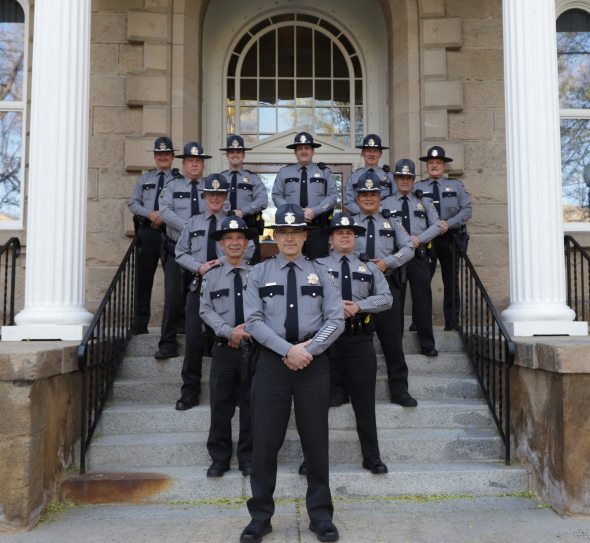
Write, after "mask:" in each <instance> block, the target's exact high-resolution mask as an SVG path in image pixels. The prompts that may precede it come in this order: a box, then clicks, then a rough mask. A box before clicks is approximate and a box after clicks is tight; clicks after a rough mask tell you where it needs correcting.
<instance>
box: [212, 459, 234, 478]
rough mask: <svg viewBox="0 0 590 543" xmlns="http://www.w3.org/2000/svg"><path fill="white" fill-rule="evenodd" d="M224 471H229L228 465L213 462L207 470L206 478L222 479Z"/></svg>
mask: <svg viewBox="0 0 590 543" xmlns="http://www.w3.org/2000/svg"><path fill="white" fill-rule="evenodd" d="M226 471H229V464H226V463H225V462H213V464H211V465H210V466H209V469H208V470H207V477H223V474H224V473H225V472H226Z"/></svg>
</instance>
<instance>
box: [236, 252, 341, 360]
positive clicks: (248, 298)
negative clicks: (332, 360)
mask: <svg viewBox="0 0 590 543" xmlns="http://www.w3.org/2000/svg"><path fill="white" fill-rule="evenodd" d="M294 262H295V267H294V270H295V274H296V277H297V309H298V315H299V341H303V340H304V338H305V337H306V336H307V335H309V334H315V335H314V336H313V341H312V343H310V344H309V345H308V346H307V347H306V350H307V352H309V353H310V354H311V355H312V356H317V355H319V354H321V353H323V352H324V351H325V350H326V349H327V348H328V347H329V346H330V345H331V344H332V343H333V342H334V341H336V339H337V338H338V336H340V334H341V333H342V332H343V330H344V310H343V309H342V296H340V290H339V289H338V286H337V284H336V283H335V280H334V278H333V277H331V276H330V274H329V272H328V268H326V266H324V265H323V264H319V263H317V262H315V261H313V260H307V259H306V258H305V257H304V256H302V255H299V256H298V257H297V258H296V259H295V260H294ZM288 263H289V260H287V259H286V258H285V257H284V256H283V255H281V254H279V255H277V256H276V257H273V258H269V259H268V260H265V261H264V262H262V263H261V264H257V265H256V266H254V267H253V268H252V270H251V271H250V275H249V276H248V282H247V284H246V286H245V287H244V292H245V294H244V316H245V318H246V329H247V330H248V333H250V334H251V335H252V336H253V337H254V339H256V341H258V342H259V343H261V344H262V345H264V346H265V347H266V348H268V349H271V350H272V351H274V352H276V353H278V354H280V355H281V356H286V354H287V352H288V351H289V349H290V348H291V346H292V345H291V343H289V342H288V341H287V340H286V339H285V337H286V332H285V319H286V317H287V274H288V272H289V268H288V267H287V264H288ZM312 364H313V362H312Z"/></svg>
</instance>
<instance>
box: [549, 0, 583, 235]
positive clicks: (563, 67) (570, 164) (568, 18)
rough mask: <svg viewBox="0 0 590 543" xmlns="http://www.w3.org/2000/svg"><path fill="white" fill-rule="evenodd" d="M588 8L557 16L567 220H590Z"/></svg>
mask: <svg viewBox="0 0 590 543" xmlns="http://www.w3.org/2000/svg"><path fill="white" fill-rule="evenodd" d="M588 8H589V11H585V10H583V9H570V10H567V11H565V12H564V13H562V14H561V15H560V16H559V18H558V19H557V63H558V72H559V107H560V116H561V162H562V183H563V218H564V222H566V223H590V201H589V191H590V167H588V168H587V166H589V165H590V2H589V5H588ZM586 170H587V171H586Z"/></svg>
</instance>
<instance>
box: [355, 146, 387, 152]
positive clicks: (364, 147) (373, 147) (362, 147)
mask: <svg viewBox="0 0 590 543" xmlns="http://www.w3.org/2000/svg"><path fill="white" fill-rule="evenodd" d="M355 149H379V150H380V151H383V149H389V147H384V146H383V145H357V146H356V147H355Z"/></svg>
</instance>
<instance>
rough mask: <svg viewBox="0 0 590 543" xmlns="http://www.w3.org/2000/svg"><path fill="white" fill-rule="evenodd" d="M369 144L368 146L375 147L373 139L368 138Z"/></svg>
mask: <svg viewBox="0 0 590 543" xmlns="http://www.w3.org/2000/svg"><path fill="white" fill-rule="evenodd" d="M369 146H370V147H375V140H374V139H370V140H369Z"/></svg>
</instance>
